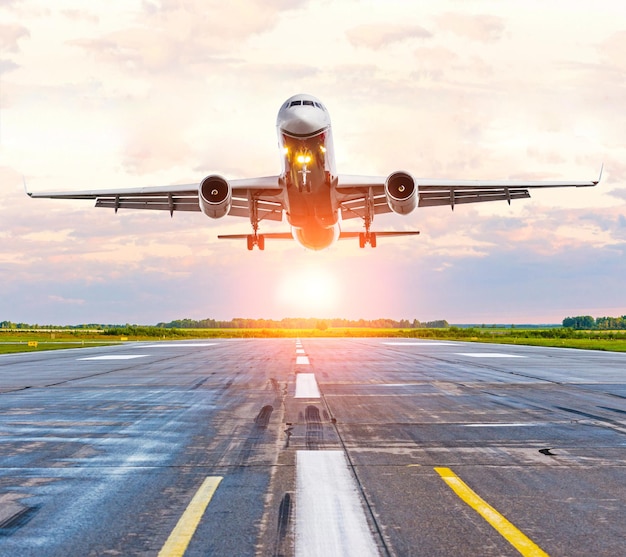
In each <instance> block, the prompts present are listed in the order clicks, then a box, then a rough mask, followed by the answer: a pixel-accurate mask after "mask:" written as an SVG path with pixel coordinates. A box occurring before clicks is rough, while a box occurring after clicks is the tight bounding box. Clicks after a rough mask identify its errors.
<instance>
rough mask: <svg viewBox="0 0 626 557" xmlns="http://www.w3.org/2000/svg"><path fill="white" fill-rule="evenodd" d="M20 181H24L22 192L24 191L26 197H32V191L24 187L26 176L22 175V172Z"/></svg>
mask: <svg viewBox="0 0 626 557" xmlns="http://www.w3.org/2000/svg"><path fill="white" fill-rule="evenodd" d="M22 181H23V182H24V192H25V193H26V195H27V196H28V197H32V196H33V192H31V191H28V188H27V187H26V176H24V175H23V174H22Z"/></svg>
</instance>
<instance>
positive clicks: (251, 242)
mask: <svg viewBox="0 0 626 557" xmlns="http://www.w3.org/2000/svg"><path fill="white" fill-rule="evenodd" d="M247 240H248V251H252V250H253V249H254V236H253V235H252V234H248V238H247Z"/></svg>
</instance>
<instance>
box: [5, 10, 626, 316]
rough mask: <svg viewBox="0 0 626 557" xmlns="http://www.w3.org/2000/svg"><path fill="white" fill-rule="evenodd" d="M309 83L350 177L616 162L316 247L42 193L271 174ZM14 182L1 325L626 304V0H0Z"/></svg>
mask: <svg viewBox="0 0 626 557" xmlns="http://www.w3.org/2000/svg"><path fill="white" fill-rule="evenodd" d="M51 6H54V7H51ZM301 92H306V93H311V94H313V95H316V96H317V97H319V98H320V99H321V100H322V101H323V102H324V104H325V105H326V107H327V108H328V110H329V112H330V116H331V119H332V124H333V135H334V142H335V149H336V158H337V166H338V171H339V172H340V173H343V174H366V175H380V176H386V175H388V174H390V173H392V172H394V171H396V170H401V169H402V170H407V171H409V172H410V173H411V174H412V175H413V176H414V177H415V178H416V180H417V182H418V184H419V178H420V177H425V178H464V179H465V178H467V179H469V178H475V179H516V178H518V179H522V178H528V179H546V180H550V179H563V180H567V179H571V180H593V179H597V177H598V175H599V173H600V167H601V165H602V164H604V171H603V174H602V181H601V183H600V185H599V186H597V187H595V188H585V189H560V190H548V191H544V192H533V193H532V195H533V197H532V198H531V199H528V200H520V201H517V202H515V201H514V202H513V203H512V204H511V206H509V205H508V204H507V203H506V202H495V203H488V204H476V205H465V206H458V207H456V208H455V210H454V211H451V210H450V208H449V207H448V208H446V207H434V208H422V209H416V210H415V211H414V212H413V213H411V214H410V215H408V216H400V215H393V214H391V215H382V216H377V217H376V220H375V222H374V226H373V228H374V229H377V230H404V229H407V230H409V229H417V230H420V231H421V235H420V236H417V237H405V238H398V239H381V240H380V241H379V242H378V247H377V248H376V249H371V248H369V247H368V248H367V249H359V247H358V243H357V242H356V240H355V241H342V242H338V243H337V244H336V245H335V246H333V247H331V248H329V249H327V250H324V251H321V252H311V251H306V250H304V249H303V248H301V247H299V246H298V245H297V244H295V242H285V241H275V242H270V241H268V242H267V245H266V249H265V251H264V252H260V251H258V250H254V251H252V252H248V251H247V250H246V246H245V243H244V242H237V241H222V240H218V239H217V235H218V234H228V233H248V232H249V230H250V224H249V221H248V220H247V219H241V218H235V217H226V218H224V219H221V220H211V219H209V218H207V217H206V216H204V215H203V214H202V213H175V214H174V217H173V218H170V216H169V214H168V213H167V212H160V211H155V212H148V211H135V212H133V211H123V210H120V211H119V212H118V213H117V214H115V213H114V212H113V211H112V210H106V209H96V208H94V207H93V202H91V201H64V200H44V199H30V198H28V197H27V196H26V195H25V193H24V182H26V185H27V187H28V189H29V190H33V191H44V190H56V191H58V190H72V189H87V188H89V189H92V188H124V187H135V186H148V185H166V184H176V183H195V182H197V183H199V182H200V181H201V180H202V178H204V177H205V176H206V175H208V174H212V173H218V174H220V175H222V176H224V177H226V178H227V179H229V178H232V179H235V178H246V177H254V176H264V175H272V174H276V173H278V172H279V169H280V158H279V157H280V154H279V152H278V150H277V140H276V130H275V123H276V114H277V112H278V109H279V107H280V105H281V104H282V103H283V101H284V100H285V99H287V98H288V97H290V96H292V95H293V94H296V93H301ZM0 196H1V197H0V280H1V284H2V286H1V287H0V292H1V294H0V321H2V320H10V321H16V322H26V323H38V324H52V323H54V324H79V323H139V324H153V323H157V322H159V321H169V320H172V319H179V318H191V319H203V318H215V319H231V318H234V317H249V318H273V319H281V318H283V317H319V318H329V317H343V318H348V319H359V318H363V319H375V318H379V317H388V318H395V319H401V318H407V319H411V320H412V319H414V318H415V319H419V320H421V321H429V320H434V319H447V320H448V321H449V322H451V323H481V324H482V323H485V324H491V323H560V322H561V320H562V319H563V318H564V317H567V316H570V315H592V316H594V317H597V316H605V315H608V316H618V315H624V314H626V288H625V284H626V257H625V250H626V4H623V3H620V2H615V1H613V0H593V1H587V0H567V1H561V0H551V1H549V2H545V1H543V0H542V1H539V0H527V1H525V2H512V1H509V2H502V1H499V0H463V1H460V0H441V1H439V2H421V1H415V2H408V1H405V0H391V1H390V0H384V1H382V0H381V1H378V0H332V1H331V0H318V1H315V0H276V1H271V0H270V1H268V0H233V1H231V2H223V1H222V0H220V1H213V0H208V1H207V0H161V1H158V0H142V1H132V0H123V1H122V0H111V1H107V2H89V3H85V2H82V1H79V0H75V1H68V0H56V1H55V2H54V3H50V2H47V1H45V0H0ZM358 227H359V223H358V222H356V221H349V222H347V223H345V226H344V228H345V229H358ZM262 230H265V231H278V230H280V231H286V230H288V224H287V223H286V222H284V223H282V224H276V223H271V225H267V226H265V225H264V227H263V229H262Z"/></svg>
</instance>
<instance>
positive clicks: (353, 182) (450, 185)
mask: <svg viewBox="0 0 626 557" xmlns="http://www.w3.org/2000/svg"><path fill="white" fill-rule="evenodd" d="M601 177H602V170H600V177H599V178H598V179H597V180H591V181H532V180H531V181H526V180H447V179H432V178H416V179H415V185H416V186H417V195H418V202H417V206H418V207H434V206H437V205H449V206H450V207H451V208H452V209H454V206H455V205H461V204H464V203H481V202H485V201H508V202H509V203H511V200H513V199H525V198H529V197H530V192H529V190H530V189H540V188H563V187H576V188H582V187H592V186H595V185H597V184H598V183H599V182H600V178H601ZM386 180H387V177H385V176H358V175H339V177H338V180H337V195H338V198H339V201H340V206H341V212H342V217H343V218H344V219H350V218H356V217H359V218H364V216H365V215H366V213H367V210H368V208H369V210H370V214H373V215H378V214H382V213H389V212H391V208H390V207H389V205H388V203H387V197H386V194H385V182H386ZM368 204H369V207H368Z"/></svg>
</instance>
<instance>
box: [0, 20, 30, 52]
mask: <svg viewBox="0 0 626 557" xmlns="http://www.w3.org/2000/svg"><path fill="white" fill-rule="evenodd" d="M25 37H30V33H29V31H28V29H26V27H24V26H22V25H2V24H0V52H19V45H18V42H19V40H20V39H23V38H25Z"/></svg>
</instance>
